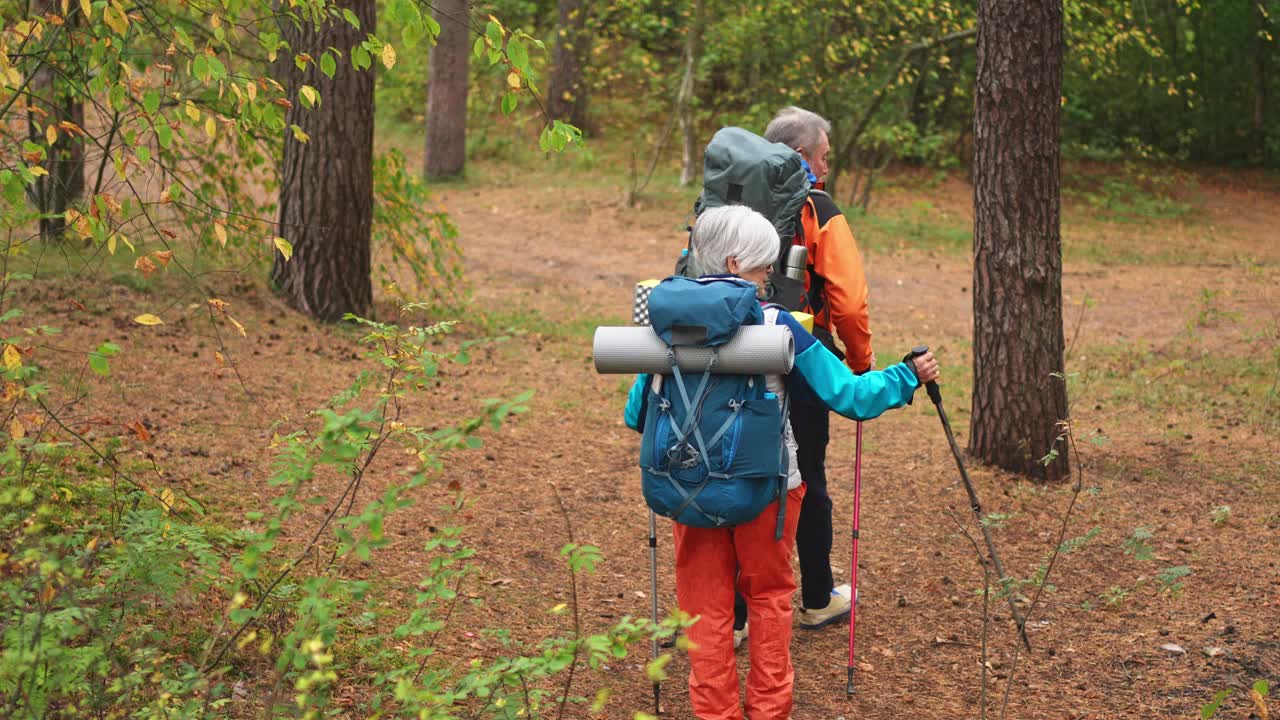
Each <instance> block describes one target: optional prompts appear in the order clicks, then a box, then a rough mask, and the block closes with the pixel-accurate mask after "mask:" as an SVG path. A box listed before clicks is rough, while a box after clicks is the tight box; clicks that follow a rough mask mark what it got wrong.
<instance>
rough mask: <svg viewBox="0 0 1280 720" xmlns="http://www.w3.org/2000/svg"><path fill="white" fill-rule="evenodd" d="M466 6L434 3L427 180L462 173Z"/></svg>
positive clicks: (454, 0)
mask: <svg viewBox="0 0 1280 720" xmlns="http://www.w3.org/2000/svg"><path fill="white" fill-rule="evenodd" d="M470 12H471V11H470V3H468V2H467V0H436V2H435V19H436V22H438V23H440V37H439V38H438V40H437V42H436V45H435V47H433V48H431V57H430V65H431V71H430V78H429V80H428V81H427V153H426V162H425V163H424V164H423V165H424V168H425V174H426V177H427V179H428V180H435V179H439V178H445V177H450V176H454V175H459V174H461V173H462V168H463V165H464V164H465V163H466V160H467V88H468V87H469V86H470V83H469V82H468V80H469V77H468V74H467V62H468V58H470V56H471V25H470V23H469V20H470V17H471V16H470Z"/></svg>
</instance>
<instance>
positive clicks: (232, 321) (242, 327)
mask: <svg viewBox="0 0 1280 720" xmlns="http://www.w3.org/2000/svg"><path fill="white" fill-rule="evenodd" d="M227 319H228V320H230V321H231V324H232V325H235V326H236V330H239V331H240V337H249V334H248V333H246V332H245V331H244V326H243V325H241V324H240V321H239V320H237V319H235V318H233V317H231V316H230V315H228V316H227Z"/></svg>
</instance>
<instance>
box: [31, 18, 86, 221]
mask: <svg viewBox="0 0 1280 720" xmlns="http://www.w3.org/2000/svg"><path fill="white" fill-rule="evenodd" d="M57 8H58V5H57V3H52V2H50V3H47V7H46V12H54V13H56V12H58V9H57ZM79 20H80V13H79V12H74V13H71V14H70V16H69V17H68V18H67V19H66V23H67V24H68V25H69V26H70V27H69V30H68V32H67V33H64V36H65V37H67V38H70V37H71V32H70V29H74V28H75V27H76V26H78V25H79ZM64 88H65V81H62V80H59V79H58V78H57V77H56V75H55V73H54V71H53V68H52V67H49V65H47V64H41V65H40V66H39V67H38V68H37V69H36V71H35V75H34V77H32V78H31V83H30V85H29V86H28V89H29V90H30V92H31V98H32V103H31V104H32V105H33V106H34V108H35V109H33V110H31V111H29V112H28V115H27V128H28V135H29V136H30V140H31V142H33V143H35V144H37V145H39V146H41V147H43V148H45V152H46V156H45V160H44V162H42V163H41V166H42V167H44V169H45V171H46V172H48V173H49V174H48V175H47V176H44V177H39V178H36V182H35V184H34V185H33V186H32V188H31V190H30V191H29V192H30V195H31V199H32V201H33V204H34V205H35V206H36V207H37V208H39V210H40V213H41V214H42V215H44V217H41V218H40V238H41V239H42V240H59V239H61V237H62V233H63V231H64V230H66V225H67V223H66V218H65V213H66V211H67V209H68V208H70V207H71V206H72V205H74V204H75V203H76V201H77V200H79V199H80V198H81V197H82V196H83V195H84V139H83V138H82V137H80V136H79V135H77V134H75V133H73V132H70V131H68V130H67V129H66V128H62V127H58V124H59V123H62V122H70V123H74V124H75V125H76V127H79V128H84V103H83V102H81V101H80V100H79V99H78V98H76V97H74V96H73V95H71V94H69V93H68V92H64ZM49 127H53V128H54V129H55V132H57V140H56V141H55V142H54V143H53V145H48V138H47V136H46V134H45V133H46V130H47V128H49Z"/></svg>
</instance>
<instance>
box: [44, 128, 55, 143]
mask: <svg viewBox="0 0 1280 720" xmlns="http://www.w3.org/2000/svg"><path fill="white" fill-rule="evenodd" d="M44 139H45V141H46V142H48V143H49V144H50V145H52V144H54V143H56V142H58V128H56V127H54V126H52V125H50V126H48V127H46V128H45V129H44Z"/></svg>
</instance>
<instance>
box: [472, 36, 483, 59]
mask: <svg viewBox="0 0 1280 720" xmlns="http://www.w3.org/2000/svg"><path fill="white" fill-rule="evenodd" d="M471 54H472V55H475V56H476V59H477V60H479V59H480V57H481V56H482V55H484V38H482V37H478V38H476V41H475V44H473V45H472V46H471Z"/></svg>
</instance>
